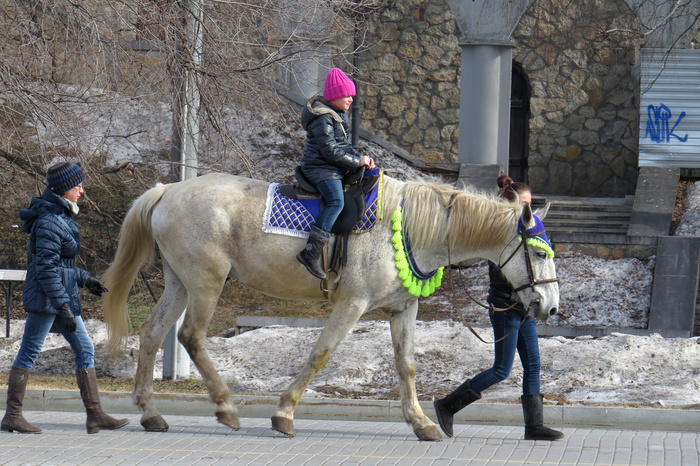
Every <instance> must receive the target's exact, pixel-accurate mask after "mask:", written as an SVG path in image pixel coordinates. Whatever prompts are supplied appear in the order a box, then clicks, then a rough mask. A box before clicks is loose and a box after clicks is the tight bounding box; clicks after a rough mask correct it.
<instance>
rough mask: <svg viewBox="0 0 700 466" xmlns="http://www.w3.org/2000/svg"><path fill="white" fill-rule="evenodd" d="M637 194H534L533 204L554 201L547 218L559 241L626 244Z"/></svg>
mask: <svg viewBox="0 0 700 466" xmlns="http://www.w3.org/2000/svg"><path fill="white" fill-rule="evenodd" d="M633 200H634V196H627V197H626V198H599V197H568V196H549V195H547V196H537V195H536V196H534V197H533V202H532V204H533V207H535V208H538V207H542V206H544V205H545V204H546V203H547V202H549V203H551V206H550V208H549V213H548V214H547V218H546V220H545V226H546V227H547V235H548V236H549V238H550V239H551V240H552V241H553V242H555V243H594V244H625V243H626V242H627V230H628V228H629V224H630V216H631V213H632V205H633Z"/></svg>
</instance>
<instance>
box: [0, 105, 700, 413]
mask: <svg viewBox="0 0 700 466" xmlns="http://www.w3.org/2000/svg"><path fill="white" fill-rule="evenodd" d="M144 108H145V107H139V106H138V105H133V106H131V107H130V106H128V105H127V106H124V105H121V106H117V107H114V108H105V110H104V112H94V111H93V112H90V114H85V118H86V124H85V125H84V126H83V127H77V128H76V130H75V131H76V133H75V134H76V140H75V141H73V142H74V143H75V144H77V145H78V146H79V147H80V148H81V150H82V151H83V153H84V154H86V156H89V155H90V154H94V153H97V152H106V153H108V154H110V155H111V156H112V157H113V161H114V163H118V162H120V161H123V160H128V159H134V158H136V159H138V158H140V157H141V156H142V154H144V153H147V152H149V151H153V150H158V149H159V148H162V147H167V140H168V138H169V136H170V135H169V122H170V119H169V118H170V117H169V113H168V108H167V106H163V105H159V104H153V105H152V107H150V108H147V109H146V111H144ZM78 110H79V109H78ZM78 110H75V111H78ZM88 117H89V118H88ZM249 117H250V119H247V118H244V117H243V116H240V115H239V116H237V117H235V118H233V117H232V119H231V121H230V122H229V123H230V124H231V128H238V129H237V130H235V136H236V139H237V142H238V143H239V144H240V146H241V147H242V148H244V149H245V150H246V151H249V154H258V158H257V159H254V166H255V169H256V170H257V176H256V177H260V178H263V179H268V178H270V179H271V180H274V178H275V177H277V176H282V175H281V174H282V173H287V174H288V173H290V171H289V170H290V168H291V167H293V165H294V164H295V163H296V161H295V160H293V159H292V160H288V159H284V160H282V159H279V158H275V149H274V147H280V146H282V145H285V144H286V145H289V144H293V143H294V140H293V137H294V136H295V135H296V136H299V134H298V131H299V130H298V125H295V123H293V122H289V121H279V119H274V118H272V117H271V116H270V115H264V114H256V115H249ZM261 121H262V122H263V123H264V124H263V125H260V122H261ZM236 124H238V125H239V126H238V127H236ZM78 126H79V125H78ZM261 126H262V128H263V129H262V130H253V128H257V129H259V128H261ZM46 133H48V130H47V131H46ZM46 133H44V134H42V135H41V136H42V137H43V138H44V139H45V140H54V139H55V138H56V137H58V135H54V134H46ZM91 134H101V135H106V137H100V138H94V137H92V136H91ZM129 134H131V135H132V136H128V137H116V135H129ZM110 135H111V136H110ZM361 148H362V149H363V150H365V151H367V152H368V153H371V154H372V155H373V156H374V157H375V158H376V159H377V160H378V163H379V165H380V166H384V167H386V168H387V169H388V170H389V171H390V173H391V174H392V175H394V176H397V177H399V178H402V177H410V176H414V175H416V174H417V172H416V171H415V170H414V169H412V168H411V167H410V166H408V165H407V164H406V163H404V162H403V161H401V160H398V159H396V158H395V157H394V158H392V157H391V156H390V155H388V154H387V153H386V152H385V151H383V150H381V149H379V148H377V147H375V146H368V145H365V144H364V143H363V145H361ZM270 161H273V162H274V163H269V162H270ZM233 165H236V164H235V163H234V162H232V166H233ZM232 170H233V168H232ZM688 205H689V206H690V208H689V209H688V210H687V212H686V213H685V215H684V216H683V218H682V220H681V225H680V226H679V228H678V229H677V231H676V234H677V235H684V236H700V186H698V185H693V186H692V187H691V188H690V189H689V190H688ZM545 223H546V222H545ZM556 263H557V270H558V275H559V277H560V279H561V280H562V283H561V307H560V312H561V315H560V316H556V317H554V318H552V319H550V321H549V325H560V326H561V325H566V326H577V327H607V328H614V329H624V328H645V327H646V325H647V321H648V311H649V306H650V300H651V285H652V278H653V268H654V259H653V258H651V259H649V260H647V261H640V260H637V259H619V260H603V259H596V258H591V257H587V256H583V255H567V256H566V257H558V258H556ZM461 276H463V277H464V278H463V279H461V278H460V279H459V280H455V287H457V286H459V284H460V283H462V282H464V283H467V285H466V286H467V287H469V289H470V292H471V293H472V294H476V295H480V296H482V297H483V296H485V293H486V288H487V276H486V266H485V264H484V263H480V264H476V265H475V266H472V267H469V268H467V269H465V270H463V271H462V272H461ZM457 278H459V277H457ZM443 286H449V285H448V284H447V283H445V284H444V285H443ZM449 295H450V293H443V294H440V295H436V296H434V297H430V298H427V299H425V300H426V302H429V303H433V304H437V305H440V306H442V307H443V308H444V309H445V312H447V313H450V314H451V317H452V319H451V320H444V321H433V322H418V324H417V328H416V361H417V365H418V367H417V374H416V383H417V387H418V391H419V394H420V395H421V396H423V397H429V396H431V395H433V394H439V393H445V392H446V391H449V390H451V389H453V388H454V387H456V386H457V385H458V384H459V383H461V381H462V380H463V379H464V378H465V377H470V376H473V375H475V374H476V373H478V372H479V371H481V370H483V369H486V368H488V367H490V365H491V363H492V358H493V346H492V345H490V344H484V343H482V342H480V341H479V340H477V339H476V337H474V336H473V335H472V334H471V333H470V332H469V330H468V329H467V328H466V327H465V326H463V325H462V323H461V322H460V317H462V316H464V318H465V319H468V321H469V322H470V324H471V325H472V326H474V327H476V330H477V331H478V332H479V333H480V334H481V335H482V336H484V337H485V338H486V339H488V338H489V337H490V335H491V331H490V327H489V325H488V319H487V316H486V314H485V311H483V310H481V309H480V308H477V307H476V306H475V305H473V304H471V303H469V302H468V301H467V300H466V299H458V300H453V299H451V298H449ZM455 303H456V307H455V305H454V304H455ZM87 326H88V329H89V331H90V334H91V335H92V336H93V338H94V340H95V343H96V345H97V349H98V352H97V353H98V354H97V367H98V374H100V375H113V376H133V375H134V373H135V369H136V357H137V354H138V338H137V337H131V338H130V339H129V345H128V350H127V351H126V352H125V353H124V354H123V355H122V356H121V357H119V358H117V359H112V360H107V359H105V356H104V354H103V345H104V342H105V340H106V329H105V327H104V324H103V323H101V322H99V321H94V320H91V321H88V322H87ZM11 327H12V328H11V336H10V338H8V339H2V340H0V370H2V371H9V368H10V366H11V364H12V360H13V358H14V356H15V355H16V353H17V350H18V348H19V345H20V342H21V335H22V328H23V322H22V321H13V322H12V325H11ZM319 332H320V329H300V328H287V327H270V328H263V329H259V330H254V331H250V332H246V333H244V334H242V335H240V336H237V337H233V338H221V337H213V338H210V339H209V342H208V350H209V352H210V354H211V356H212V358H213V360H214V362H215V364H216V366H217V368H218V369H219V371H220V374H221V376H222V377H223V378H224V380H225V381H227V382H229V383H230V384H231V385H232V391H234V392H238V393H253V394H279V393H281V392H282V391H283V390H284V389H285V388H286V387H287V385H288V384H289V383H290V382H291V381H292V379H293V377H294V376H295V374H297V373H298V371H299V370H300V368H301V367H302V365H303V363H304V361H305V360H306V357H307V355H308V354H309V352H310V350H311V348H312V347H313V345H314V343H315V341H316V339H317V338H318V335H319ZM540 350H541V356H542V392H543V393H545V395H546V397H547V399H549V400H557V401H558V402H561V403H567V404H606V405H624V406H627V405H641V406H654V407H662V406H673V407H687V408H695V409H697V408H698V407H700V338H663V337H661V336H659V335H651V336H633V335H629V334H623V333H613V334H612V335H610V336H605V337H601V338H590V337H579V338H576V339H568V338H562V337H551V338H541V339H540ZM393 367H394V366H393V351H392V348H391V338H390V335H389V328H388V324H387V323H386V322H360V323H358V324H357V325H356V327H355V329H354V330H353V331H352V332H351V333H350V334H349V335H348V336H347V337H346V338H345V340H344V341H343V342H342V343H341V345H340V346H339V348H338V350H337V351H336V353H335V354H334V355H333V357H332V358H331V360H330V362H329V364H328V365H327V367H326V368H324V369H323V370H322V371H321V373H320V374H319V375H318V376H317V377H316V378H315V379H314V380H313V381H312V383H311V385H310V387H309V390H308V392H307V395H308V396H333V392H334V388H335V387H337V388H338V389H339V391H343V390H346V391H352V392H355V393H356V396H362V397H370V398H371V397H396V396H397V395H396V390H397V386H398V385H397V376H396V372H395V370H394V368H393ZM161 368H162V364H161V355H160V354H159V356H158V363H157V367H156V376H157V377H158V376H160V375H161V370H162V369H161ZM72 371H73V356H72V352H71V350H70V348H68V347H67V345H66V344H65V341H63V339H62V337H60V336H57V335H51V336H49V338H48V339H47V340H46V343H45V345H44V351H43V353H42V356H41V357H40V358H39V361H38V362H37V365H36V367H35V372H38V373H50V374H66V373H72ZM192 376H193V377H198V374H197V371H196V369H195V368H194V367H193V368H192ZM521 376H522V370H521V368H520V367H519V363H518V361H517V360H516V363H515V365H514V370H513V373H512V374H511V377H510V378H509V379H508V380H506V381H504V382H502V383H500V384H498V385H497V386H495V387H493V388H491V389H489V390H488V391H487V392H485V393H484V399H485V400H487V401H504V402H514V401H516V400H517V399H518V397H519V394H520V378H521Z"/></svg>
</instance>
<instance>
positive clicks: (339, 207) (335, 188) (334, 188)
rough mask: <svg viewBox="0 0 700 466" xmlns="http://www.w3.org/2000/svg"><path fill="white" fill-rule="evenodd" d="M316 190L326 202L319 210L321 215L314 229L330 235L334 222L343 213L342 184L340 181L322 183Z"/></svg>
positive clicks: (343, 197)
mask: <svg viewBox="0 0 700 466" xmlns="http://www.w3.org/2000/svg"><path fill="white" fill-rule="evenodd" d="M316 188H317V189H318V190H319V192H320V193H321V195H322V196H323V199H324V200H325V201H326V205H325V206H323V207H322V208H321V214H320V215H319V216H318V218H317V219H316V227H318V228H319V229H321V230H323V231H325V232H326V233H330V232H331V228H333V225H334V224H335V221H336V220H337V219H338V216H339V215H340V213H341V212H342V211H343V207H345V195H344V194H343V182H342V181H340V180H328V181H322V182H321V183H319V184H318V185H317V186H316Z"/></svg>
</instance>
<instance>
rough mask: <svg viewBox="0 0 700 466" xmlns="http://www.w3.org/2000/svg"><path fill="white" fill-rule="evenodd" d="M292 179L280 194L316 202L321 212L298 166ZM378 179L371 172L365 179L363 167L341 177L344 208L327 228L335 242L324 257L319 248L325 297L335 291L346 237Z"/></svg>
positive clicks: (316, 195)
mask: <svg viewBox="0 0 700 466" xmlns="http://www.w3.org/2000/svg"><path fill="white" fill-rule="evenodd" d="M294 175H295V177H296V180H297V184H296V185H290V184H286V185H280V186H279V191H280V194H282V195H283V196H286V197H288V198H290V199H320V200H321V208H323V204H324V200H323V196H321V193H320V192H319V191H318V190H317V189H316V186H315V185H314V184H313V183H311V182H310V181H309V180H308V179H307V178H306V177H305V176H304V174H303V173H302V172H301V168H300V167H299V166H298V165H297V167H296V168H295V169H294ZM380 179H381V171H380V170H373V172H372V175H369V176H365V167H362V168H360V169H359V170H356V171H355V172H353V173H348V174H347V175H345V176H344V177H343V192H344V197H345V206H344V207H343V210H342V212H341V213H340V215H339V216H338V219H337V220H336V221H335V224H334V225H333V228H331V233H334V234H335V235H336V240H335V243H334V246H333V250H332V252H331V253H330V254H329V253H328V245H326V247H324V248H323V264H324V267H323V268H324V269H325V270H326V273H327V275H328V277H327V278H326V279H325V280H322V281H321V290H323V292H324V294H326V296H328V295H327V293H333V292H335V290H336V289H337V288H338V283H339V282H340V277H341V273H342V268H343V266H344V265H345V263H346V262H347V257H348V248H347V244H348V236H350V231H351V230H352V229H353V228H354V227H355V225H357V224H358V222H360V221H361V220H362V217H363V215H364V213H365V210H366V209H367V201H366V198H365V195H366V194H367V193H369V192H370V191H372V189H374V187H375V186H376V185H377V183H378V182H379V180H380ZM331 275H335V278H334V279H331V278H330V277H331ZM331 282H332V283H333V284H334V286H333V287H331V286H330V283H331Z"/></svg>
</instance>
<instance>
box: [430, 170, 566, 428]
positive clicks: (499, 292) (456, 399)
mask: <svg viewBox="0 0 700 466" xmlns="http://www.w3.org/2000/svg"><path fill="white" fill-rule="evenodd" d="M496 182H497V184H498V187H499V188H500V190H501V194H500V195H501V197H502V198H503V199H505V200H507V201H509V202H516V201H518V200H519V201H520V203H521V204H529V203H530V202H531V198H532V193H531V192H530V188H529V187H528V186H527V185H526V184H525V183H521V182H514V181H513V180H512V179H511V178H510V177H508V176H507V175H501V176H499V177H498V179H497V180H496ZM489 282H490V283H489V295H488V298H487V299H486V300H487V302H488V303H489V304H492V305H493V306H496V307H499V308H501V309H508V310H500V311H496V312H490V314H489V319H490V320H491V326H492V327H493V335H494V339H495V340H496V342H495V343H494V347H495V356H494V359H495V360H494V363H493V367H492V368H490V369H487V370H485V371H483V372H481V373H479V374H477V375H476V376H474V378H472V379H467V380H466V381H465V382H464V383H462V385H460V386H459V387H457V388H456V389H455V390H454V391H453V392H452V393H450V394H449V395H447V396H446V397H445V398H441V399H437V400H435V401H434V403H433V404H434V406H435V413H436V414H437V418H438V421H439V423H440V427H441V428H442V430H443V432H445V434H447V436H448V437H452V435H453V431H452V423H453V417H454V415H455V414H456V413H457V412H458V411H460V410H461V409H462V408H465V407H466V406H467V405H470V404H471V403H473V402H475V401H477V400H479V399H481V392H482V391H484V390H486V389H487V388H489V387H491V386H492V385H495V384H497V383H498V382H501V381H502V380H505V378H506V377H508V375H509V374H510V371H511V369H512V367H513V360H514V358H515V351H516V350H517V351H518V354H519V355H520V362H521V363H522V365H523V395H522V397H521V402H522V406H523V417H524V419H525V440H557V439H560V438H562V437H563V436H564V434H563V433H561V432H559V431H557V430H554V429H550V428H549V427H546V426H544V425H543V411H542V394H540V351H539V345H538V342H537V330H536V328H535V319H534V318H533V317H529V316H528V315H527V311H526V309H524V308H523V304H522V303H521V302H520V300H519V299H518V297H517V296H516V295H513V286H512V285H511V284H510V283H509V282H508V280H507V279H506V278H505V276H503V273H502V272H501V270H500V267H498V266H497V265H496V264H494V263H492V262H489Z"/></svg>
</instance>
